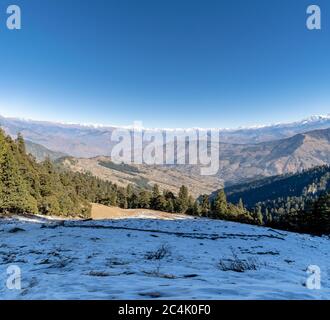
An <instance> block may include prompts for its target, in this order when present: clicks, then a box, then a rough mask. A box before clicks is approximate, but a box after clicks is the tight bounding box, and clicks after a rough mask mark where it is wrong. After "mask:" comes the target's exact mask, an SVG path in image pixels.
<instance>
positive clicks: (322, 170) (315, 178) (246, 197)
mask: <svg viewBox="0 0 330 320" xmlns="http://www.w3.org/2000/svg"><path fill="white" fill-rule="evenodd" d="M329 189H330V167H329V166H323V167H316V168H313V169H309V170H305V171H303V172H301V173H296V174H290V175H281V176H275V177H269V178H264V179H261V180H257V181H253V182H250V183H244V184H239V185H235V186H232V187H228V188H225V191H226V194H227V197H228V200H229V201H231V202H233V203H238V201H239V199H242V200H243V202H244V204H245V205H246V206H248V207H250V208H252V207H254V206H255V205H256V204H257V203H258V202H263V201H272V200H277V199H278V198H286V197H301V196H307V195H311V196H317V195H319V194H320V193H322V192H324V191H327V190H329Z"/></svg>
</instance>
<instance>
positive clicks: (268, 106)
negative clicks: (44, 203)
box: [0, 0, 330, 127]
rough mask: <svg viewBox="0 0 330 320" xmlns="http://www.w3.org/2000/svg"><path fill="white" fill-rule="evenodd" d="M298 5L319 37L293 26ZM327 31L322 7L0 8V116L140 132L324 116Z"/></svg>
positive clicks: (45, 0) (155, 2)
mask: <svg viewBox="0 0 330 320" xmlns="http://www.w3.org/2000/svg"><path fill="white" fill-rule="evenodd" d="M13 3H14V4H17V5H20V6H21V9H22V30H19V31H9V30H6V27H5V22H6V8H7V5H9V4H13ZM310 4H319V5H320V6H321V9H322V30H321V31H309V30H307V29H306V27H305V24H306V18H307V15H306V8H307V6H308V5H310ZM329 25H330V2H329V1H327V0H315V1H305V0H289V1H288V0H249V1H247V0H231V1H221V0H28V1H27V0H24V1H22V0H11V1H4V0H0V65H1V69H0V114H2V115H9V116H18V117H27V118H33V119H41V120H55V121H66V122H75V123H77V122H80V123H104V124H117V125H129V124H132V122H133V121H135V120H140V121H143V124H144V125H145V126H146V127H190V126H195V127H196V126H198V127H237V126H242V125H256V124H269V123H274V122H279V121H285V122H286V121H292V120H299V119H301V118H304V117H307V116H309V115H312V114H326V113H329V112H330V108H329V106H330V90H329V84H330V62H329V59H330V58H329V57H330V28H329Z"/></svg>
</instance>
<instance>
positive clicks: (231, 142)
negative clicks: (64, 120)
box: [0, 116, 330, 193]
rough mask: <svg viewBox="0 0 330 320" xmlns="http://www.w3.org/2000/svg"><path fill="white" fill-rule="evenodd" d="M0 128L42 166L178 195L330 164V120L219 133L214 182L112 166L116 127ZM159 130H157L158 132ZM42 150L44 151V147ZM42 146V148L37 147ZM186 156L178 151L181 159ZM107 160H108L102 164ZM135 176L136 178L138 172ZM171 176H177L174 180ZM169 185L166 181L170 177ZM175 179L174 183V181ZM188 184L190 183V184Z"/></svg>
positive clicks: (8, 124)
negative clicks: (51, 163) (184, 188)
mask: <svg viewBox="0 0 330 320" xmlns="http://www.w3.org/2000/svg"><path fill="white" fill-rule="evenodd" d="M0 125H1V127H2V128H3V129H4V130H5V131H6V132H7V134H10V135H12V136H15V135H16V134H17V133H18V132H21V133H22V134H23V136H24V138H25V139H26V140H28V141H29V143H28V151H29V144H30V151H29V152H31V153H32V154H34V155H37V159H38V160H42V158H44V157H45V156H46V155H47V154H48V155H49V156H50V157H51V158H52V159H59V158H62V157H63V156H69V157H72V158H71V160H70V161H68V160H66V161H62V162H63V163H64V162H65V164H66V165H67V166H70V168H71V169H73V170H76V171H91V172H92V173H93V174H95V175H96V176H99V177H101V178H104V179H111V178H116V179H117V180H118V181H117V182H118V183H119V184H124V185H125V184H128V183H132V182H133V183H136V184H137V185H139V184H144V185H152V184H153V183H156V182H157V183H158V182H160V183H161V182H163V186H164V188H167V187H168V188H169V189H174V190H173V191H175V190H176V189H177V188H178V187H179V186H180V184H183V183H187V185H190V186H191V187H192V188H193V189H195V191H196V192H198V187H200V189H201V190H200V191H201V193H204V192H205V193H209V192H210V191H212V188H213V190H216V189H217V188H218V187H221V186H227V187H228V186H231V185H235V184H239V183H243V182H249V181H253V180H256V179H261V178H263V177H269V176H275V175H282V174H290V173H296V172H301V171H302V170H306V169H309V168H312V167H314V166H321V165H327V164H330V129H329V128H330V116H314V117H311V118H309V119H307V120H303V121H299V122H294V123H289V124H276V125H272V126H264V127H259V128H245V129H243V128H241V129H237V130H228V129H223V130H220V137H221V143H220V169H219V172H218V173H217V175H215V176H214V177H205V176H200V170H199V169H200V168H199V167H198V166H196V165H189V166H188V165H184V166H177V165H175V166H152V167H150V166H148V168H147V166H143V165H142V166H141V165H140V166H135V165H132V167H136V170H133V172H132V171H131V172H125V171H127V168H125V167H124V166H123V167H122V168H121V169H119V168H120V165H119V167H118V166H117V167H116V168H114V166H113V165H110V166H109V165H100V163H101V162H102V161H103V162H105V163H111V158H109V155H110V153H111V148H112V146H113V145H112V144H111V141H110V137H111V133H112V132H113V130H114V129H115V128H116V127H102V126H101V127H95V126H85V125H74V124H61V123H51V122H40V121H32V120H21V119H14V118H5V117H0ZM155 130H158V129H155ZM39 145H40V146H39ZM38 146H39V147H38ZM180 153H181V154H184V153H185V151H184V150H178V154H180ZM102 157H105V159H104V158H102ZM134 171H135V172H134ZM169 173H171V174H172V175H173V176H172V177H171V175H170V174H169ZM166 175H167V176H168V179H165V178H164V177H165V176H166ZM174 176H175V177H174ZM188 180H189V181H188Z"/></svg>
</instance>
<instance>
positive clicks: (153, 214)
mask: <svg viewBox="0 0 330 320" xmlns="http://www.w3.org/2000/svg"><path fill="white" fill-rule="evenodd" d="M91 218H92V219H94V220H104V219H128V218H139V219H159V220H177V219H189V218H191V217H189V216H187V215H184V214H174V213H167V212H162V211H156V210H149V209H121V208H117V207H107V206H104V205H101V204H96V203H93V204H92V213H91Z"/></svg>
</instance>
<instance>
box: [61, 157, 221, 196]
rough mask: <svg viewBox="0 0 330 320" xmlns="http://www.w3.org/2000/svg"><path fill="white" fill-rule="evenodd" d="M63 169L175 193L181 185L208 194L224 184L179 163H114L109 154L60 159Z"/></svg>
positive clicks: (124, 184)
mask: <svg viewBox="0 0 330 320" xmlns="http://www.w3.org/2000/svg"><path fill="white" fill-rule="evenodd" d="M57 163H60V164H61V165H63V166H64V167H65V168H67V169H70V170H72V171H75V172H90V173H91V174H93V175H94V176H97V177H99V178H100V179H103V180H107V181H111V182H112V183H115V184H117V185H118V186H121V187H127V185H129V184H132V185H134V186H135V187H137V188H146V189H151V188H152V186H153V185H155V184H158V185H159V187H160V189H161V190H169V191H172V192H174V193H177V192H178V191H179V189H180V187H181V186H182V185H185V186H187V187H188V188H189V191H190V193H191V195H192V196H194V197H196V198H197V197H198V196H199V195H200V194H204V193H206V194H208V193H211V192H212V191H213V190H216V189H218V188H219V186H222V185H223V181H222V180H221V179H219V178H218V177H216V176H215V177H214V176H205V177H202V176H200V175H199V174H198V171H197V170H195V172H194V171H190V170H187V168H182V167H179V166H148V165H125V164H115V163H113V162H112V161H111V158H110V157H95V158H90V159H85V158H70V157H66V158H61V159H60V160H59V161H57Z"/></svg>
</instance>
